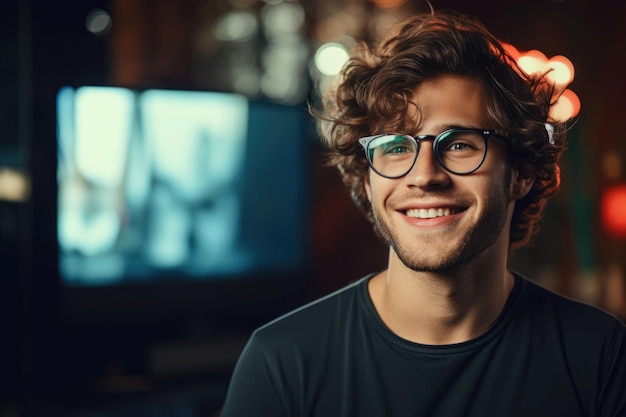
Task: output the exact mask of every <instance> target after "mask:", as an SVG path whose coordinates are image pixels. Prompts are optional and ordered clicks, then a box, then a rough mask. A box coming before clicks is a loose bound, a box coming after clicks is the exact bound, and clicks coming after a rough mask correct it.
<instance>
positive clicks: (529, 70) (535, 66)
mask: <svg viewBox="0 0 626 417" xmlns="http://www.w3.org/2000/svg"><path fill="white" fill-rule="evenodd" d="M517 63H518V65H519V66H520V68H521V69H523V70H524V72H525V73H526V74H534V73H536V72H543V71H545V70H546V65H547V63H548V58H547V57H546V56H545V55H544V54H543V52H541V51H538V50H536V49H533V50H532V51H528V52H524V53H523V54H521V55H520V57H519V58H518V59H517Z"/></svg>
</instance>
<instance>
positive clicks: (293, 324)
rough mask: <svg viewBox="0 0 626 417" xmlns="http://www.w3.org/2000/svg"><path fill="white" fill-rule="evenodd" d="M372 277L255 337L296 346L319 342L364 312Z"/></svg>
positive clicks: (313, 303)
mask: <svg viewBox="0 0 626 417" xmlns="http://www.w3.org/2000/svg"><path fill="white" fill-rule="evenodd" d="M370 277H371V276H365V277H363V278H361V279H359V280H357V281H354V282H352V283H350V284H347V285H345V286H344V287H342V288H340V289H338V290H336V291H334V292H332V293H330V294H328V295H325V296H323V297H320V298H318V299H316V300H313V301H311V302H309V303H307V304H305V305H303V306H301V307H299V308H296V309H295V310H292V311H290V312H288V313H287V314H284V315H282V316H280V317H278V318H276V319H274V320H272V321H270V322H269V323H267V324H265V325H263V326H261V327H259V328H258V329H257V330H255V332H254V334H253V337H254V338H256V339H260V340H274V341H279V340H283V341H284V339H285V338H289V339H290V341H292V342H293V341H294V339H298V338H300V339H310V338H320V337H321V336H322V335H323V334H324V333H328V332H329V331H331V330H336V329H338V328H340V327H342V326H345V325H346V324H345V323H346V321H347V320H348V319H349V317H350V316H352V315H355V314H359V312H360V311H362V307H363V304H364V297H363V292H364V291H366V287H367V281H368V280H369V278H370Z"/></svg>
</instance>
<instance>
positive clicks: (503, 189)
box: [372, 175, 510, 272]
mask: <svg viewBox="0 0 626 417" xmlns="http://www.w3.org/2000/svg"><path fill="white" fill-rule="evenodd" d="M507 177H508V175H507V176H505V181H503V182H502V183H501V184H497V185H495V186H494V187H492V188H491V189H490V193H489V195H488V196H487V198H486V199H485V200H484V202H485V206H484V210H483V212H482V213H481V215H480V217H479V218H478V219H477V220H476V221H475V222H474V223H473V224H472V225H471V226H470V227H469V229H467V230H465V231H464V232H463V233H464V234H463V236H461V238H460V240H458V241H457V242H458V243H456V244H451V243H450V244H448V243H445V242H444V243H445V244H446V245H448V247H446V249H445V250H444V251H441V252H439V253H437V254H432V253H428V252H429V251H430V250H431V249H428V246H431V245H430V244H429V243H433V245H432V246H433V247H434V246H435V245H434V244H435V243H438V242H439V241H440V239H447V240H450V242H452V239H451V238H450V237H449V236H443V235H442V236H441V237H438V236H431V237H430V238H429V239H432V242H429V241H428V240H424V247H425V249H426V250H425V252H426V253H427V254H426V256H420V254H415V253H414V250H412V249H411V248H410V244H409V243H403V242H401V241H400V236H399V234H398V233H393V232H392V228H391V227H390V225H389V224H388V222H387V221H386V220H385V217H384V215H383V213H381V212H380V211H379V210H378V209H377V208H376V207H375V206H373V207H372V209H373V214H374V216H373V217H374V223H375V225H376V228H377V229H378V231H379V233H380V235H381V236H382V238H383V239H384V240H385V241H386V242H387V244H388V245H389V246H391V248H392V249H393V250H394V252H395V253H396V255H397V256H398V259H400V261H401V262H402V263H403V264H404V265H405V266H406V267H407V268H409V269H412V270H413V271H416V272H446V271H450V270H452V269H454V268H456V267H458V266H460V265H462V264H464V263H466V262H467V261H469V260H470V259H471V258H473V257H474V256H476V255H478V254H479V253H481V252H483V251H484V250H486V249H487V248H489V247H490V246H492V245H493V244H494V243H495V242H496V241H497V240H498V238H499V237H500V235H501V233H502V231H503V228H504V226H505V224H506V218H507V207H508V203H509V199H510V191H509V187H508V184H509V181H508V180H507ZM435 240H437V242H435Z"/></svg>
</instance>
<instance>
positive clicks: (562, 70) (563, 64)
mask: <svg viewBox="0 0 626 417" xmlns="http://www.w3.org/2000/svg"><path fill="white" fill-rule="evenodd" d="M517 63H518V65H519V66H520V68H522V70H524V72H526V73H527V74H534V73H544V72H547V75H546V77H547V78H548V79H549V80H550V81H552V82H553V83H554V84H556V85H557V86H563V87H564V86H566V85H568V84H569V83H571V82H572V81H573V80H574V64H572V61H570V60H569V59H568V58H567V57H565V56H563V55H556V56H553V57H552V58H550V59H548V58H547V57H546V56H545V55H544V53H543V52H541V51H538V50H536V49H533V50H532V51H528V52H524V53H522V54H520V55H519V58H517Z"/></svg>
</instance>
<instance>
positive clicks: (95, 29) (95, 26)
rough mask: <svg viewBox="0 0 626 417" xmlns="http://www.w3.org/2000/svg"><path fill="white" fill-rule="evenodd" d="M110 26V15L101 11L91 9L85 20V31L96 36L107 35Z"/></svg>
mask: <svg viewBox="0 0 626 417" xmlns="http://www.w3.org/2000/svg"><path fill="white" fill-rule="evenodd" d="M112 24H113V23H112V20H111V15H109V13H107V12H105V11H104V10H101V9H93V10H92V11H90V12H89V13H88V14H87V17H86V18H85V27H86V28H87V30H88V31H89V32H91V33H93V34H94V35H98V36H102V35H106V34H107V33H109V31H110V30H111V26H112Z"/></svg>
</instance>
